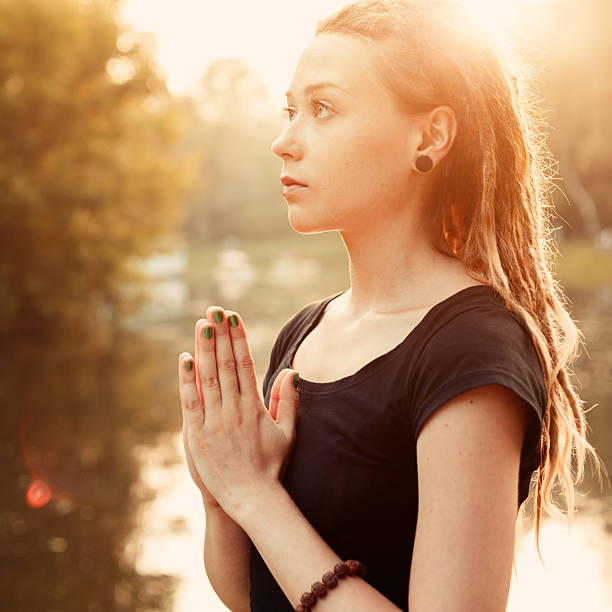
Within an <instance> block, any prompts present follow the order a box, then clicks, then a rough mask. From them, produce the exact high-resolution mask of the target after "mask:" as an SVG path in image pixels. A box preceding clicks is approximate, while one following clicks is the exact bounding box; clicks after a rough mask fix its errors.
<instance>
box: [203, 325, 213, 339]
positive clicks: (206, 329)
mask: <svg viewBox="0 0 612 612" xmlns="http://www.w3.org/2000/svg"><path fill="white" fill-rule="evenodd" d="M212 330H213V328H212V326H210V325H205V326H204V328H203V330H202V331H203V332H204V337H205V338H208V339H209V340H210V338H212V333H213V332H212Z"/></svg>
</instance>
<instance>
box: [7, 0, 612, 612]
mask: <svg viewBox="0 0 612 612" xmlns="http://www.w3.org/2000/svg"><path fill="white" fill-rule="evenodd" d="M465 2H466V4H467V5H469V8H470V9H472V10H473V11H474V15H475V18H478V19H481V20H482V24H483V26H485V27H487V28H490V29H491V31H492V32H495V34H496V35H499V36H500V37H502V38H504V37H508V36H510V37H512V36H514V37H518V40H520V41H521V47H522V48H523V49H524V50H525V51H526V52H527V54H528V56H529V57H530V58H531V60H532V63H533V64H534V66H537V68H538V70H539V77H538V81H539V82H538V86H539V88H540V98H541V105H542V108H543V109H544V111H545V112H544V117H545V119H546V122H547V123H548V125H549V134H548V136H547V138H548V140H549V142H550V146H551V148H552V150H553V153H554V156H555V158H556V159H557V160H558V162H559V165H558V175H559V178H558V179H557V187H558V189H556V190H555V194H554V197H555V205H556V210H555V215H556V218H555V227H556V230H555V235H556V240H557V244H558V248H559V251H560V255H559V257H558V260H557V262H556V270H555V273H556V275H557V277H558V278H559V279H560V281H561V283H562V285H563V287H564V288H565V291H566V294H567V296H568V299H569V304H568V308H569V309H570V311H571V314H572V317H573V318H574V319H575V320H576V321H577V322H578V325H579V326H580V328H581V329H582V331H583V333H584V336H585V342H586V348H587V350H586V351H582V353H581V355H580V356H579V358H578V360H577V361H576V363H575V367H574V383H575V384H576V385H577V387H578V390H579V392H580V394H581V397H582V398H583V399H584V400H585V407H586V408H591V407H592V406H595V407H594V408H593V409H592V410H591V411H590V412H589V414H588V418H589V424H590V431H589V439H590V441H591V443H592V444H593V445H594V446H595V448H596V450H597V452H598V453H599V454H600V456H601V457H602V459H603V460H604V463H605V464H606V465H608V466H610V465H612V435H611V434H610V431H611V430H612V416H611V415H610V411H609V407H610V402H611V400H612V348H611V346H612V332H611V331H610V330H611V329H612V308H611V306H612V148H611V147H610V145H609V142H610V136H612V114H611V113H610V109H611V108H612V78H610V77H611V74H612V36H610V34H611V31H610V30H611V25H610V24H612V3H610V2H609V1H608V0H582V1H581V2H579V3H578V2H574V1H571V0H556V1H555V0H539V1H538V0H524V1H519V0H514V1H511V0H506V1H504V2H492V1H489V2H477V1H475V0H474V1H471V0H465ZM343 4H344V2H335V1H331V0H327V1H326V0H316V1H315V0H309V2H307V3H306V2H300V1H299V0H294V1H284V2H282V3H281V2H280V1H277V0H274V1H272V0H269V1H266V2H263V3H254V2H249V1H248V0H242V1H239V0H236V1H234V2H231V3H226V4H225V5H224V4H223V3H219V2H214V3H213V2H210V1H208V0H172V1H170V0H124V1H123V2H120V1H113V0H109V1H103V0H89V1H86V0H0V347H1V349H0V350H1V353H0V358H1V362H2V374H1V375H0V401H1V418H2V427H1V430H0V461H1V463H2V465H3V468H2V473H3V474H4V476H3V477H2V479H1V481H0V482H1V483H2V484H1V487H2V489H1V501H0V535H1V538H2V546H1V547H0V585H1V586H0V592H1V594H2V602H3V604H2V607H3V608H4V609H5V610H10V611H19V612H22V611H23V612H26V611H27V612H106V611H113V610H117V611H124V610H125V611H127V610H129V611H136V612H145V611H153V610H160V611H162V610H163V611H168V612H192V611H194V610H206V611H208V610H226V608H225V606H223V604H222V603H221V602H220V600H219V599H218V598H217V596H216V595H215V593H214V591H213V590H212V588H211V587H210V585H209V583H208V580H207V577H206V574H205V572H204V566H203V560H202V549H203V541H204V528H205V524H204V511H203V508H202V504H201V499H200V496H199V494H198V492H197V490H196V488H195V486H194V485H193V483H192V482H191V480H190V478H189V475H188V472H187V469H186V466H185V463H184V454H183V449H182V441H181V422H182V418H181V410H180V404H179V398H178V383H177V359H178V355H179V353H180V352H182V351H189V352H192V353H193V329H194V324H195V321H196V320H197V319H198V318H200V317H202V316H205V311H206V308H207V307H208V306H210V305H220V306H223V307H225V308H228V309H233V310H236V311H238V312H239V313H240V314H241V315H242V317H243V319H244V321H245V325H246V328H247V331H248V336H249V341H250V346H251V350H252V352H253V356H254V359H255V364H256V368H257V375H258V379H259V383H260V386H261V382H262V381H263V376H264V374H265V371H266V368H267V365H268V359H269V355H270V349H271V346H272V344H273V342H274V339H275V337H276V334H277V333H278V331H279V329H280V327H281V326H282V324H283V323H284V322H285V321H286V320H287V319H288V318H289V317H290V316H291V315H292V314H294V313H295V312H296V311H297V310H298V309H299V308H301V307H302V306H303V305H305V304H306V303H308V302H309V301H312V300H315V299H320V298H322V297H325V296H328V295H329V294H331V293H333V292H336V291H339V290H342V289H345V288H347V287H348V281H349V279H348V270H347V262H346V256H345V252H344V248H343V246H342V242H341V240H340V238H339V236H338V235H337V234H335V233H326V234H319V235H299V234H297V233H295V232H294V231H293V230H292V229H291V227H290V226H289V224H288V222H287V214H286V202H285V200H284V199H283V198H282V196H281V190H280V187H281V186H280V183H279V175H280V171H281V167H282V164H281V161H280V160H279V159H278V158H276V157H275V156H274V155H273V154H272V152H271V150H270V146H271V143H272V141H273V140H274V139H275V138H276V137H277V136H278V135H279V134H280V132H281V131H282V130H283V129H284V126H285V121H286V119H282V118H281V116H280V112H279V110H280V107H281V106H282V104H283V103H284V98H283V92H284V91H285V89H286V88H287V86H288V85H289V83H290V81H291V78H292V76H293V69H294V67H295V63H296V62H297V60H298V58H299V55H300V53H301V51H302V49H303V48H304V47H305V46H306V45H307V44H308V42H309V40H310V39H311V37H312V32H313V30H314V27H315V25H316V22H317V21H318V20H319V19H321V18H322V17H324V16H326V15H327V14H329V13H331V12H332V11H334V10H335V9H337V8H339V7H340V6H342V5H343ZM591 465H592V464H591V463H588V464H587V466H586V475H585V480H584V482H583V484H582V485H581V487H580V490H579V494H578V497H577V500H576V505H577V508H578V514H577V516H576V520H575V522H574V524H573V526H572V529H571V531H568V530H567V528H566V525H565V523H559V522H558V521H555V520H550V519H546V518H545V519H544V522H543V525H542V536H541V542H542V554H543V557H544V560H545V563H546V567H542V566H541V564H540V562H539V559H538V558H537V554H536V549H535V541H534V538H533V524H532V523H527V524H526V525H525V526H524V528H523V532H522V533H521V537H520V544H519V546H518V548H517V557H516V559H517V560H516V569H517V573H516V574H513V578H512V588H511V593H510V604H509V608H508V610H510V611H519V610H520V611H532V610H533V611H535V610H542V609H544V610H554V611H559V612H561V611H566V610H567V611H569V610H572V611H573V610H575V609H576V608H577V606H580V607H581V608H582V609H585V610H592V611H597V612H599V611H603V610H610V609H612V579H611V578H610V577H611V576H612V504H611V492H610V486H609V483H608V482H607V481H606V482H604V488H603V490H602V489H601V488H600V486H599V483H598V482H597V480H596V478H595V477H594V476H593V472H592V469H591ZM558 499H561V498H558ZM528 512H532V507H529V508H528Z"/></svg>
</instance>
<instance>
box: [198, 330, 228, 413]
mask: <svg viewBox="0 0 612 612" xmlns="http://www.w3.org/2000/svg"><path fill="white" fill-rule="evenodd" d="M195 336H196V352H197V355H196V359H197V364H198V366H197V370H196V372H197V373H196V379H197V380H198V381H199V385H200V390H201V396H202V401H203V403H204V415H205V417H206V416H210V415H212V414H219V411H220V410H221V399H222V398H221V389H220V387H219V380H218V378H217V359H216V357H215V330H214V326H213V325H211V324H210V322H209V321H208V320H207V319H198V321H197V322H196V325H195Z"/></svg>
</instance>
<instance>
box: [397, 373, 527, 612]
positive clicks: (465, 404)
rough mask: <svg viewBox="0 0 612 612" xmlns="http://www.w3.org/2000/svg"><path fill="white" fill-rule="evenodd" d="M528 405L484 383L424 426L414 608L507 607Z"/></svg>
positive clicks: (456, 611) (488, 610) (498, 611)
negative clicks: (522, 446)
mask: <svg viewBox="0 0 612 612" xmlns="http://www.w3.org/2000/svg"><path fill="white" fill-rule="evenodd" d="M527 410H528V409H527V407H526V405H525V404H524V402H523V401H522V400H521V399H520V398H519V397H518V396H517V395H515V394H514V393H513V392H512V391H510V390H509V389H507V388H505V387H502V386H499V385H485V386H481V387H477V388H475V389H472V390H470V391H467V392H465V393H462V394H460V395H458V396H456V397H454V398H452V399H451V400H449V401H448V402H446V403H445V404H444V405H443V406H441V407H439V408H438V409H436V411H435V412H434V413H433V414H431V415H430V417H429V418H428V419H427V420H426V421H425V423H424V424H423V427H422V428H421V432H420V435H419V437H418V439H417V470H418V490H419V511H418V519H417V526H416V536H415V542H414V550H413V557H412V566H411V572H410V589H409V609H410V610H411V612H422V611H423V610H426V611H427V612H442V611H445V612H446V611H448V610H452V611H453V612H467V611H471V610H480V611H482V612H504V611H505V610H506V606H507V601H508V592H509V588H510V579H511V572H512V560H513V557H514V544H515V534H516V531H515V530H516V514H517V487H518V478H519V466H520V456H521V445H522V442H523V437H524V434H525V429H526V427H527V414H528V413H527Z"/></svg>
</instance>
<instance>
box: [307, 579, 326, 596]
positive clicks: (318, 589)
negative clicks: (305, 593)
mask: <svg viewBox="0 0 612 612" xmlns="http://www.w3.org/2000/svg"><path fill="white" fill-rule="evenodd" d="M310 588H311V589H312V592H313V593H314V594H315V595H316V597H318V598H322V597H325V595H327V587H326V586H325V585H324V584H323V583H322V582H318V581H317V582H315V583H314V584H313V585H312V586H311V587H310Z"/></svg>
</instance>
